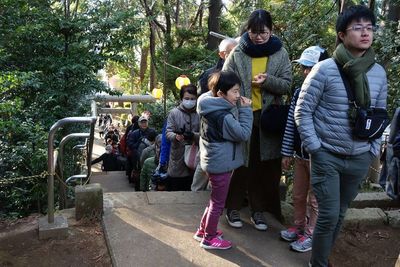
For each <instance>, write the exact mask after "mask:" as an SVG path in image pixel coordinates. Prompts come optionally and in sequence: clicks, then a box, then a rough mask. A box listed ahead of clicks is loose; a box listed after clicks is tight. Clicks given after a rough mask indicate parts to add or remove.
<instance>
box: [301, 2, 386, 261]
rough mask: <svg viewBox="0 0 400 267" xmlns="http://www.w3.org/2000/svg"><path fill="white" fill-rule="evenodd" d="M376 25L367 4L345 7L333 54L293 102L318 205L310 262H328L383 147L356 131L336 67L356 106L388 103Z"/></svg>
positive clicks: (338, 25)
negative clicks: (378, 58)
mask: <svg viewBox="0 0 400 267" xmlns="http://www.w3.org/2000/svg"><path fill="white" fill-rule="evenodd" d="M374 30H375V16H374V14H373V13H372V11H370V10H369V9H368V8H367V7H365V6H360V5H358V6H352V7H349V8H348V9H346V10H345V11H344V12H343V13H341V14H340V15H339V17H338V19H337V22H336V32H337V35H338V37H339V40H340V43H339V45H338V46H337V47H336V50H335V51H334V53H333V58H331V59H327V60H324V61H322V62H320V63H318V64H316V65H315V66H314V68H313V69H312V71H311V73H310V74H309V75H308V76H307V78H306V80H305V81H304V83H303V86H302V89H301V92H300V96H299V100H298V102H297V105H296V108H295V121H296V124H297V126H298V131H299V133H300V136H301V139H302V141H303V145H304V147H305V149H306V150H307V152H309V153H310V154H311V184H312V187H313V191H314V194H315V196H316V198H317V202H318V207H319V216H318V219H317V224H316V227H315V229H314V233H313V244H312V255H311V262H310V265H311V266H324V267H326V266H328V264H329V263H328V257H329V254H330V253H331V250H332V247H333V245H334V242H335V240H336V238H337V236H338V234H339V231H340V228H341V225H342V222H343V219H344V216H345V213H346V210H347V208H348V207H349V205H350V202H351V201H352V200H353V199H354V198H355V197H356V195H357V191H358V187H359V185H360V182H361V180H362V179H363V178H364V177H365V175H366V174H367V171H368V166H369V165H370V163H371V161H372V159H373V157H375V156H376V155H378V153H379V147H380V146H379V145H380V144H379V139H376V140H372V141H371V140H360V139H357V138H355V137H354V136H353V135H352V123H351V119H350V118H351V116H350V114H349V107H350V106H349V100H348V97H347V93H346V88H345V86H344V83H343V80H342V78H341V75H340V72H339V69H338V65H340V66H342V68H343V73H344V76H345V77H347V80H348V81H349V83H350V84H351V87H352V89H353V90H354V92H355V95H356V102H357V104H358V106H361V107H370V106H375V107H380V108H385V107H386V97H387V80H386V73H385V70H384V69H383V68H382V66H380V65H378V64H377V63H375V54H374V51H373V50H372V48H371V44H372V40H373V32H374Z"/></svg>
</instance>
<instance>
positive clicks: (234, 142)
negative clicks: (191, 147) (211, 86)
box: [197, 94, 253, 173]
mask: <svg viewBox="0 0 400 267" xmlns="http://www.w3.org/2000/svg"><path fill="white" fill-rule="evenodd" d="M197 112H198V113H199V115H200V142H199V144H200V166H201V168H202V169H203V170H204V171H206V172H209V173H225V172H229V171H232V170H234V169H236V168H238V167H240V166H242V165H243V164H244V153H243V151H244V145H245V143H244V142H245V141H247V140H248V139H249V138H250V135H251V127H252V124H253V113H252V110H251V107H240V108H237V107H236V106H233V105H232V104H231V103H229V102H228V101H227V100H225V99H224V98H221V97H213V96H210V95H209V94H207V95H204V97H201V98H200V99H199V102H198V105H197Z"/></svg>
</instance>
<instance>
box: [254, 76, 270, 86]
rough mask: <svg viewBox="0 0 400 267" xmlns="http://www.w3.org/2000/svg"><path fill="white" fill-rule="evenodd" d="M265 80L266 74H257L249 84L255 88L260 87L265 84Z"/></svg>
mask: <svg viewBox="0 0 400 267" xmlns="http://www.w3.org/2000/svg"><path fill="white" fill-rule="evenodd" d="M266 79H267V74H266V73H259V74H257V75H256V76H254V78H253V80H252V81H251V84H252V85H253V86H256V87H261V85H262V84H263V83H264V82H265V80H266Z"/></svg>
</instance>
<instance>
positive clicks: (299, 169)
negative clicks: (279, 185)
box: [293, 158, 318, 236]
mask: <svg viewBox="0 0 400 267" xmlns="http://www.w3.org/2000/svg"><path fill="white" fill-rule="evenodd" d="M293 206H294V224H295V226H296V227H298V228H300V229H304V232H305V233H306V234H307V235H308V236H312V234H313V232H314V227H315V223H316V221H317V217H318V204H317V199H316V198H315V195H314V193H313V191H312V188H311V186H310V161H308V160H304V159H300V158H296V159H295V163H294V180H293ZM307 215H308V220H307Z"/></svg>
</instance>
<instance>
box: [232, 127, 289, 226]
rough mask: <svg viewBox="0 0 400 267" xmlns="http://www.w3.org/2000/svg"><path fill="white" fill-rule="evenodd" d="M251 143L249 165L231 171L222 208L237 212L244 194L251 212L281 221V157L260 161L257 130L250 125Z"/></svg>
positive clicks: (241, 204)
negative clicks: (266, 214)
mask: <svg viewBox="0 0 400 267" xmlns="http://www.w3.org/2000/svg"><path fill="white" fill-rule="evenodd" d="M250 142H251V143H250V158H249V166H248V167H244V166H242V167H240V168H238V169H236V170H235V171H234V172H233V176H232V179H231V183H230V186H229V192H228V197H227V199H226V204H225V206H226V208H227V209H235V210H240V209H241V208H242V206H243V202H244V199H245V197H246V193H247V195H248V202H249V205H250V209H251V211H252V212H256V211H260V212H263V211H268V212H270V213H272V214H273V215H275V217H276V218H277V219H279V220H281V219H282V213H281V202H280V194H279V192H280V191H279V184H280V178H281V173H282V169H281V158H277V159H271V160H267V161H261V160H260V135H259V129H258V127H255V126H253V129H252V134H251V140H250Z"/></svg>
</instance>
